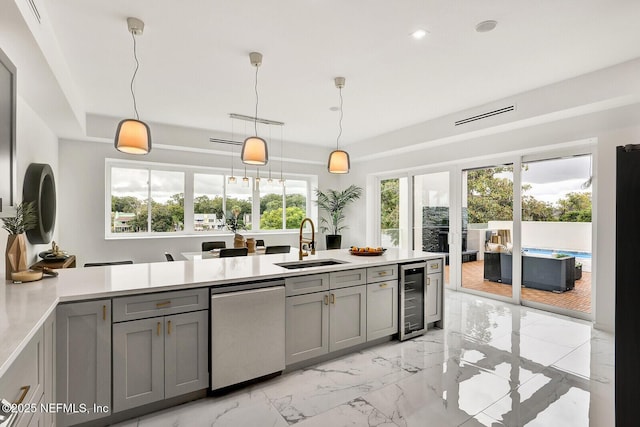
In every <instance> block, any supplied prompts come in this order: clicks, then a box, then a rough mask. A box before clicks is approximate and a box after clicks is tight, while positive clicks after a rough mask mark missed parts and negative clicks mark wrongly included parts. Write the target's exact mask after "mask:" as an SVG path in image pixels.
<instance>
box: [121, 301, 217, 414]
mask: <svg viewBox="0 0 640 427" xmlns="http://www.w3.org/2000/svg"><path fill="white" fill-rule="evenodd" d="M207 330H208V319H207V311H203V310H201V311H195V312H191V313H183V314H174V315H170V316H159V317H152V318H149V319H140V320H134V321H130V322H121V323H114V325H113V411H114V412H119V411H123V410H126V409H131V408H135V407H138V406H141V405H145V404H148V403H152V402H156V401H159V400H162V399H166V398H170V397H174V396H179V395H181V394H185V393H189V392H191V391H196V390H201V389H204V388H207V386H208V384H209V372H208V363H207V355H208V333H207Z"/></svg>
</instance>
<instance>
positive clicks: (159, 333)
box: [158, 322, 160, 336]
mask: <svg viewBox="0 0 640 427" xmlns="http://www.w3.org/2000/svg"><path fill="white" fill-rule="evenodd" d="M158 336H160V322H158Z"/></svg>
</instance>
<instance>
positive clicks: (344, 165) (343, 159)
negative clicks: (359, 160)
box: [328, 150, 351, 173]
mask: <svg viewBox="0 0 640 427" xmlns="http://www.w3.org/2000/svg"><path fill="white" fill-rule="evenodd" d="M328 168H329V172H330V173H349V169H350V168H351V162H350V161H349V153H347V152H346V151H343V150H333V151H332V152H331V154H329V165H328Z"/></svg>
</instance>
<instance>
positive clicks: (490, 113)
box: [455, 105, 516, 126]
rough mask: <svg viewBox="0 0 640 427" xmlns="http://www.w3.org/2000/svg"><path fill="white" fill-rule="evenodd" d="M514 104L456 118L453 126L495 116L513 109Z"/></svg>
mask: <svg viewBox="0 0 640 427" xmlns="http://www.w3.org/2000/svg"><path fill="white" fill-rule="evenodd" d="M515 110H516V106H515V105H509V106H508V107H504V108H499V109H497V110H493V111H488V112H486V113H482V114H478V115H475V116H471V117H467V118H466V119H461V120H457V121H456V122H455V126H460V125H466V124H467V123H472V122H476V121H478V120H482V119H486V118H489V117H493V116H497V115H498V114H504V113H508V112H510V111H515Z"/></svg>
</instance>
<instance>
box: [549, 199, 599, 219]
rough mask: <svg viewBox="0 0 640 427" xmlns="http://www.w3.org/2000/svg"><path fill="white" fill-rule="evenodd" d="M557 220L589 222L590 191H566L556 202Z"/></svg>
mask: <svg viewBox="0 0 640 427" xmlns="http://www.w3.org/2000/svg"><path fill="white" fill-rule="evenodd" d="M557 216H558V221H565V222H591V193H568V194H567V196H566V197H564V198H562V199H560V200H558V203H557Z"/></svg>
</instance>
